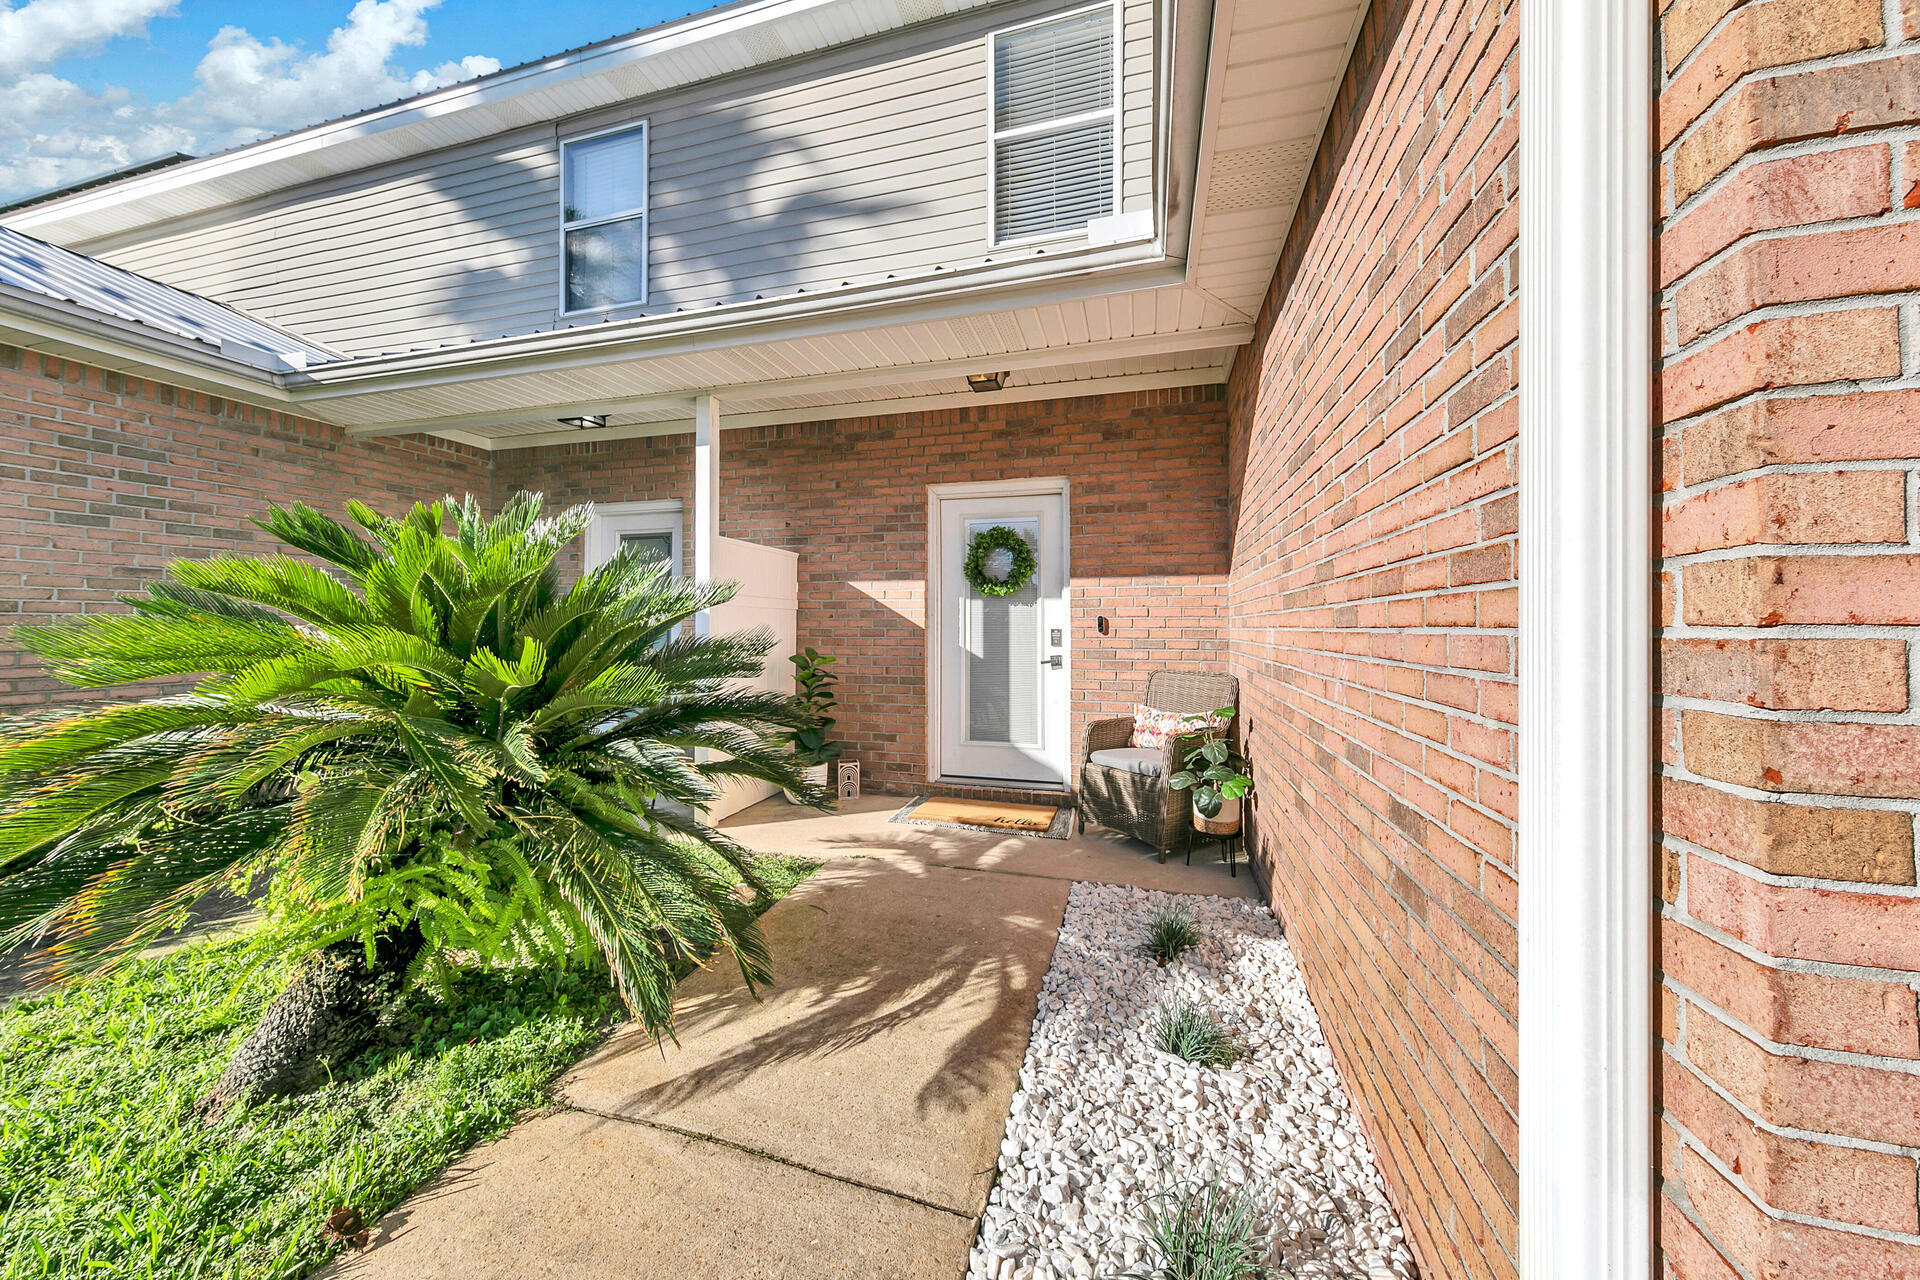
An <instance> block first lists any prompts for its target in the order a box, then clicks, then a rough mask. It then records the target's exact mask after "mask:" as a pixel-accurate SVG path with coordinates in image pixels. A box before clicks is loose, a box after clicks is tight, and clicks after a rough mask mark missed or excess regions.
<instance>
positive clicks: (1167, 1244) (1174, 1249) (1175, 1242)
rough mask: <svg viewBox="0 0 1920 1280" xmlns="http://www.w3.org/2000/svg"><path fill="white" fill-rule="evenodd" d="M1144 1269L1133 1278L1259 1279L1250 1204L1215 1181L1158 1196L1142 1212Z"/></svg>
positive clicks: (1258, 1241) (1260, 1261)
mask: <svg viewBox="0 0 1920 1280" xmlns="http://www.w3.org/2000/svg"><path fill="white" fill-rule="evenodd" d="M1143 1225H1144V1226H1145V1228H1146V1246H1147V1258H1148V1265H1149V1269H1148V1270H1147V1271H1144V1272H1136V1273H1134V1276H1133V1277H1132V1280H1259V1278H1260V1277H1264V1276H1266V1275H1267V1274H1268V1270H1267V1267H1266V1265H1265V1262H1264V1258H1265V1255H1266V1252H1267V1250H1266V1242H1265V1241H1264V1240H1263V1238H1262V1235H1261V1232H1260V1230H1259V1227H1258V1218H1257V1216H1256V1215H1255V1213H1254V1208H1253V1201H1252V1199H1251V1198H1250V1197H1249V1196H1248V1195H1247V1194H1246V1192H1245V1191H1242V1190H1238V1189H1235V1190H1228V1189H1226V1188H1223V1187H1222V1186H1220V1184H1219V1183H1217V1182H1208V1183H1206V1184H1204V1185H1201V1186H1185V1187H1180V1188H1178V1189H1176V1190H1173V1191H1169V1192H1166V1193H1163V1194H1162V1195H1160V1196H1159V1197H1157V1198H1156V1199H1155V1200H1154V1201H1153V1202H1152V1203H1151V1205H1150V1206H1149V1207H1148V1209H1147V1213H1146V1220H1145V1222H1144V1224H1143Z"/></svg>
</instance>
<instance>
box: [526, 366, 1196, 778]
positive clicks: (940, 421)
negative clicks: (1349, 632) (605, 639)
mask: <svg viewBox="0 0 1920 1280" xmlns="http://www.w3.org/2000/svg"><path fill="white" fill-rule="evenodd" d="M1225 409H1226V406H1225V405H1224V403H1223V402H1222V400H1221V397H1220V393H1219V392H1218V390H1217V389H1216V390H1205V389H1202V390H1191V391H1152V392H1137V393H1132V394H1124V395H1110V396H1100V397H1083V398H1080V399H1072V400H1056V401H1044V402H1039V403H1033V404H1017V405H984V406H982V407H980V408H978V409H971V408H970V409H948V410H942V411H939V412H935V413H922V414H909V415H904V416H894V417H886V418H854V419H844V420H841V421H836V422H817V423H804V424H794V425H788V426H779V427H753V428H745V429H742V430H738V431H728V432H726V433H725V435H724V437H723V439H722V448H721V452H720V491H721V503H720V532H721V534H723V535H724V536H727V537H733V538H744V539H747V540H749V541H752V542H760V543H765V544H767V545H769V546H776V547H785V548H787V549H789V550H792V551H795V552H798V553H799V556H800V610H799V634H800V643H801V644H803V645H812V646H813V647H814V648H816V649H819V650H821V651H822V652H825V653H832V654H835V655H837V656H838V657H839V665H838V667H837V668H836V669H837V670H838V671H839V673H840V677H841V682H840V698H841V714H840V723H839V730H838V731H839V733H840V734H841V736H842V737H843V738H844V739H845V741H846V742H847V756H848V758H849V759H857V760H859V761H860V764H861V775H862V779H863V781H864V782H865V783H866V785H868V786H871V787H875V788H885V789H907V788H912V787H914V786H917V785H919V784H921V783H922V782H924V781H925V779H926V776H927V753H926V737H927V730H926V638H925V627H926V594H925V583H924V578H925V574H926V564H927V486H928V485H929V484H953V483H961V482H969V481H983V480H1004V479H1017V478H1021V477H1028V476H1057V475H1064V476H1066V477H1067V478H1068V479H1069V481H1070V482H1071V511H1070V514H1069V519H1070V524H1071V529H1072V539H1073V587H1072V613H1073V636H1072V654H1073V657H1072V662H1073V673H1074V674H1073V689H1074V705H1073V714H1074V725H1073V737H1074V742H1075V743H1076V744H1077V743H1078V742H1079V741H1080V736H1081V731H1082V729H1083V727H1084V725H1085V724H1086V722H1087V721H1088V720H1089V719H1091V718H1093V717H1095V716H1097V715H1107V714H1113V713H1115V712H1119V713H1122V714H1124V713H1125V712H1126V711H1127V710H1128V709H1129V708H1130V707H1131V705H1132V703H1133V702H1134V701H1135V700H1136V698H1137V697H1138V694H1139V690H1140V686H1141V684H1142V683H1143V682H1144V674H1143V673H1144V672H1145V671H1146V670H1147V669H1148V668H1151V667H1155V666H1171V667H1176V668H1180V669H1186V670H1223V669H1224V668H1225V666H1226V655H1225V653H1224V652H1223V650H1222V645H1221V642H1220V633H1219V622H1220V612H1221V608H1222V605H1223V591H1224V584H1225V574H1226V560H1227V524H1226V500H1225V494H1226V474H1225V472H1226V459H1225V453H1226V412H1225ZM692 473H693V461H692V441H691V437H689V436H684V435H682V436H665V437H653V438H649V439H638V440H615V441H604V442H597V443H586V444H579V445H572V446H566V447H561V448H543V449H521V450H514V451H511V452H501V453H497V454H496V455H495V483H496V489H495V492H496V493H497V494H500V495H505V494H507V493H511V492H513V491H514V490H517V489H538V490H540V491H542V492H544V493H546V494H547V495H548V496H549V498H551V499H554V500H565V501H568V502H575V501H580V500H582V499H591V500H596V501H605V502H616V501H619V502H624V501H644V500H647V499H658V498H679V499H680V500H681V501H682V502H683V503H684V504H685V505H686V507H687V509H688V510H689V511H691V508H692V493H691V490H692ZM689 533H690V531H689ZM689 541H690V537H689ZM1102 615H1104V616H1106V617H1108V618H1109V619H1111V621H1112V624H1113V627H1112V634H1110V635H1108V636H1101V635H1099V634H1098V633H1097V632H1096V630H1095V627H1094V620H1095V618H1096V617H1099V616H1102Z"/></svg>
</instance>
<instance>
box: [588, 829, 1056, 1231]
mask: <svg viewBox="0 0 1920 1280" xmlns="http://www.w3.org/2000/svg"><path fill="white" fill-rule="evenodd" d="M1066 898H1067V883H1066V882H1065V881H1064V880H1053V879H1047V878H1040V877H1034V876H1008V875H996V874H991V873H984V872H979V871H971V870H966V869H962V868H954V867H946V866H940V865H932V864H928V863H925V862H918V861H913V860H910V859H904V858H892V857H888V858H883V857H865V856H847V855H842V856H841V857H839V858H837V859H836V860H835V861H833V862H831V863H829V864H828V865H827V866H825V867H823V868H822V869H821V870H820V871H818V872H816V873H815V874H814V875H813V876H812V878H810V879H809V880H808V881H807V882H806V883H805V884H804V885H802V886H801V887H800V888H799V889H798V890H796V891H795V892H794V894H793V895H792V896H791V897H789V898H788V899H787V900H786V901H784V902H782V903H780V904H779V905H778V906H776V907H775V908H774V909H773V910H772V911H770V912H769V913H768V914H767V916H766V917H765V919H764V920H763V922H762V927H763V928H764V929H765V930H766V933H767V941H768V945H769V947H770V948H771V950H772V953H773V955H774V957H775V974H776V978H777V982H778V985H777V986H776V987H775V988H774V989H772V990H770V991H766V992H763V993H762V997H763V998H762V999H761V1000H759V1001H755V1000H754V998H753V997H752V996H750V995H749V994H748V993H747V991H746V989H745V986H744V984H743V983H742V982H741V981H740V978H739V974H738V971H737V970H733V969H730V968H726V967H720V966H716V967H714V968H713V969H710V970H708V971H706V972H703V973H699V974H695V975H694V976H692V977H691V978H689V979H688V980H687V981H686V982H684V983H682V984H681V987H680V1012H679V1015H678V1018H677V1026H676V1029H677V1032H678V1035H679V1038H680V1043H679V1044H677V1045H675V1044H667V1045H664V1046H656V1045H654V1044H653V1043H652V1042H651V1041H650V1040H649V1039H648V1038H647V1037H646V1036H645V1035H643V1034H641V1033H640V1032H638V1031H624V1032H622V1033H620V1034H618V1035H616V1036H615V1037H614V1038H613V1039H612V1040H611V1041H609V1042H608V1044H607V1045H606V1046H605V1047H604V1048H602V1049H601V1050H600V1051H599V1052H598V1053H596V1054H594V1055H593V1056H592V1057H590V1058H588V1059H587V1060H586V1061H585V1062H583V1063H582V1064H581V1065H580V1066H579V1067H578V1068H576V1069H575V1070H574V1071H573V1072H572V1073H571V1074H570V1075H568V1076H567V1077H566V1078H565V1079H564V1080H563V1082H562V1087H561V1096H562V1098H563V1100H564V1101H565V1102H566V1103H568V1104H569V1105H571V1106H574V1107H579V1108H582V1109H585V1110H589V1111H593V1112H596V1113H600V1114H604V1115H611V1116H619V1117H625V1118H630V1119H635V1120H642V1121H645V1122H648V1123H651V1124H658V1125H664V1126H668V1127H670V1128H673V1129H676V1130H680V1131H684V1132H689V1133H694V1134H699V1135H703V1136H707V1137H712V1138H717V1139H720V1140H722V1141H725V1142H729V1143H734V1144H738V1145H740V1146H743V1147H748V1148H751V1149H753V1150H758V1151H764V1152H767V1153H769V1154H771V1155H773V1156H775V1157H777V1158H779V1159H782V1160H788V1161H792V1162H794V1163H796V1164H799V1165H802V1166H804V1167H806V1168H809V1169H814V1170H818V1171H819V1172H822V1173H826V1174H830V1175H832V1176H834V1177H838V1178H844V1179H847V1180H849V1181H851V1182H854V1183H858V1184H861V1185H864V1186H869V1187H876V1188H880V1189H882V1190H885V1191H889V1192H893V1193H896V1194H898V1195H901V1196H904V1197H908V1198H910V1199H913V1200H917V1201H921V1202H924V1203H926V1204H929V1205H933V1206H937V1207H939V1208H942V1209H947V1210H951V1211H953V1212H956V1213H961V1214H967V1215H972V1214H977V1213H979V1212H980V1211H981V1210H982V1209H983V1208H984V1207H985V1204H986V1197H987V1192H988V1190H989V1188H990V1186H991V1181H992V1177H993V1170H994V1163H995V1158H996V1151H997V1148H998V1147H999V1143H1000V1139H1001V1136H1002V1131H1003V1128H1004V1125H1005V1119H1006V1114H1007V1107H1008V1104H1009V1102H1010V1100H1011V1099H1012V1096H1013V1090H1014V1086H1015V1081H1016V1079H1017V1077H1018V1075H1019V1070H1020V1061H1021V1057H1022V1055H1023V1053H1024V1052H1025V1050H1026V1043H1027V1034H1028V1029H1029V1027H1030V1026H1031V1024H1032V1021H1033V1012H1034V1004H1035V1000H1036V998H1037V994H1038V991H1039V985H1040V980H1041V978H1042V976H1043V975H1044V974H1045V972H1046V968H1047V965H1048V963H1049V962H1050V960H1051V957H1052V954H1053V944H1054V938H1055V935H1056V933H1057V931H1058V928H1059V924H1060V920H1061V917H1062V915H1063V914H1064V912H1065V909H1066Z"/></svg>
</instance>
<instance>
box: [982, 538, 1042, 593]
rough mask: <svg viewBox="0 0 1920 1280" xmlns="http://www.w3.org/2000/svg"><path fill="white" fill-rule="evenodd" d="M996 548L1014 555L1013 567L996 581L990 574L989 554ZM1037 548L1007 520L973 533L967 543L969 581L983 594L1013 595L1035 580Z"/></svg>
mask: <svg viewBox="0 0 1920 1280" xmlns="http://www.w3.org/2000/svg"><path fill="white" fill-rule="evenodd" d="M995 551H1005V552H1008V553H1009V554H1011V555H1012V556H1013V567H1012V568H1011V569H1009V570H1007V576H1006V577H1005V578H1003V579H1001V580H1000V581H997V582H996V581H995V580H994V579H992V578H989V577H988V576H987V569H986V564H987V557H988V556H989V555H991V554H992V553H993V552H995ZM1033 569H1034V559H1033V548H1032V547H1030V546H1028V545H1027V540H1026V539H1025V538H1023V537H1021V536H1020V535H1019V534H1017V533H1015V532H1014V531H1013V530H1012V529H1009V528H1007V526H1005V525H1003V524H997V525H994V526H993V527H992V528H991V529H982V530H981V531H980V532H979V533H976V534H974V535H973V541H972V542H969V543H968V544H967V563H966V570H965V572H966V575H967V585H968V586H970V587H972V588H973V589H974V590H975V591H978V592H979V593H980V594H981V595H983V596H1010V595H1012V594H1013V593H1014V592H1016V591H1018V590H1019V589H1020V588H1022V587H1024V586H1026V585H1027V583H1029V582H1031V581H1033Z"/></svg>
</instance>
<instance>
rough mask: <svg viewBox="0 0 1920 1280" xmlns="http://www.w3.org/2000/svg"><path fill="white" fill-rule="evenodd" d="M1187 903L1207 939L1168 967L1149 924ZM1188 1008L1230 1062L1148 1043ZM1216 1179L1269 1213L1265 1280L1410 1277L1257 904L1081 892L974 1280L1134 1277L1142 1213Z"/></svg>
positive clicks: (972, 1271) (1058, 959)
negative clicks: (1213, 1027) (1167, 1195)
mask: <svg viewBox="0 0 1920 1280" xmlns="http://www.w3.org/2000/svg"><path fill="white" fill-rule="evenodd" d="M1175 904H1184V905H1185V906H1186V907H1187V909H1188V910H1189V911H1190V912H1191V913H1192V915H1193V917H1194V919H1195V920H1196V921H1197V922H1198V924H1199V926H1200V930H1201V941H1200V943H1199V945H1198V946H1196V947H1194V948H1193V949H1191V950H1189V951H1187V952H1186V953H1185V954H1183V955H1182V956H1180V957H1179V958H1178V959H1177V960H1175V961H1174V962H1173V963H1172V964H1170V965H1168V966H1167V967H1166V968H1165V969H1162V968H1160V967H1159V966H1158V965H1156V964H1155V963H1154V962H1153V961H1152V960H1151V959H1149V958H1148V957H1147V956H1146V955H1145V954H1144V953H1143V952H1142V951H1141V943H1142V941H1143V940H1144V939H1145V937H1146V929H1147V924H1148V921H1149V920H1150V919H1151V918H1152V916H1153V914H1154V913H1155V912H1156V911H1158V910H1159V909H1161V908H1163V907H1170V906H1173V905H1175ZM1174 997H1178V998H1184V999H1185V1000H1187V1001H1189V1002H1191V1003H1194V1004H1197V1005H1199V1006H1200V1007H1202V1008H1204V1009H1206V1010H1207V1011H1208V1012H1209V1013H1211V1014H1212V1015H1213V1017H1214V1018H1215V1019H1216V1020H1217V1021H1218V1022H1219V1023H1220V1025H1221V1026H1222V1027H1223V1028H1224V1029H1225V1030H1226V1031H1227V1032H1228V1033H1229V1034H1230V1035H1232V1037H1233V1039H1234V1042H1235V1044H1236V1045H1237V1046H1238V1047H1239V1049H1240V1053H1241V1056H1240V1058H1239V1060H1238V1061H1236V1062H1235V1063H1234V1064H1233V1065H1232V1066H1230V1067H1225V1068H1219V1069H1205V1068H1200V1067H1195V1066H1192V1065H1190V1064H1189V1063H1187V1062H1185V1061H1183V1060H1181V1059H1179V1058H1176V1057H1174V1056H1172V1055H1170V1054H1166V1053H1162V1052H1160V1051H1159V1050H1158V1049H1156V1048H1154V1047H1153V1044H1152V1040H1151V1030H1150V1028H1151V1025H1152V1022H1153V1017H1154V1012H1155V1008H1156V1006H1157V1005H1158V1004H1159V1003H1160V1002H1161V1001H1162V1000H1165V999H1168V998H1174ZM1210 1179H1217V1180H1218V1183H1219V1185H1221V1186H1222V1187H1238V1188H1244V1189H1245V1190H1246V1191H1247V1192H1248V1193H1249V1195H1250V1196H1251V1199H1252V1202H1253V1204H1254V1207H1255V1210H1256V1212H1257V1213H1259V1214H1260V1215H1261V1218H1260V1225H1261V1227H1262V1228H1263V1230H1264V1231H1265V1232H1266V1233H1267V1236H1266V1238H1267V1241H1268V1244H1269V1247H1270V1249H1271V1254H1270V1258H1269V1266H1270V1267H1271V1268H1272V1271H1273V1274H1274V1275H1276V1276H1294V1277H1300V1278H1301V1280H1306V1278H1308V1277H1312V1278H1314V1280H1335V1278H1338V1280H1348V1278H1351V1277H1365V1278H1366V1280H1404V1278H1407V1277H1411V1276H1412V1275H1413V1263H1412V1258H1411V1256H1410V1255H1409V1253H1408V1251H1407V1248H1406V1244H1405V1241H1404V1238H1403V1236H1402V1234H1401V1231H1400V1226H1399V1222H1398V1220H1397V1219H1396V1218H1395V1216H1394V1212H1393V1209H1392V1208H1391V1207H1390V1206H1389V1204H1388V1203H1387V1198H1386V1192H1385V1189H1384V1187H1383V1186H1382V1184H1381V1181H1380V1175H1379V1173H1378V1172H1377V1171H1376V1170H1375V1169H1374V1165H1373V1155H1372V1152H1371V1151H1370V1149H1369V1148H1368V1145H1367V1140H1366V1137H1365V1135H1364V1134H1363V1133H1362V1132H1361V1129H1360V1122H1359V1120H1358V1119H1357V1118H1356V1117H1355V1116H1354V1114H1353V1111H1352V1110H1351V1108H1350V1107H1349V1106H1348V1104H1347V1096H1346V1091H1345V1090H1344V1089H1343V1088H1342V1087H1341V1085H1340V1080H1339V1077H1338V1076H1337V1075H1335V1073H1334V1069H1333V1055H1332V1054H1331V1053H1330V1052H1329V1051H1328V1049H1327V1045H1326V1041H1325V1039H1324V1038H1323V1037H1322V1036H1321V1034H1320V1020H1319V1018H1318V1017H1317V1016H1316V1015H1315V1013H1314V1010H1313V1005H1312V1004H1311V1003H1310V1002H1309V1001H1308V999H1307V992H1306V988H1305V986H1303V985H1302V983H1301V980H1300V970H1299V967H1298V966H1297V965H1296V964H1295V963H1294V958H1293V952H1292V950H1291V948H1289V947H1288V945H1287V941H1286V938H1285V937H1284V936H1283V935H1282V934H1281V931H1280V926H1279V923H1278V922H1277V921H1276V920H1275V919H1274V918H1273V916H1272V914H1271V913H1270V912H1268V910H1267V909H1266V908H1265V907H1264V906H1262V905H1260V904H1259V903H1258V902H1254V901H1250V900H1248V899H1245V898H1215V897H1202V896H1197V895H1190V894H1168V893H1154V892H1150V891H1148V890H1144V889H1130V888H1125V887H1122V886H1117V885H1096V884H1076V885H1074V886H1073V889H1072V893H1071V895H1070V897H1069V898H1068V902H1067V914H1066V921H1065V923H1064V924H1063V925H1062V926H1061V929H1060V942H1059V945H1058V947H1057V948H1056V949H1055V950H1054V953H1053V964H1052V966H1051V967H1050V968H1049V969H1048V970H1047V977H1046V982H1045V983H1044V984H1043V986H1042V987H1041V992H1040V1004H1039V1010H1038V1012H1037V1013H1036V1014H1035V1017H1034V1022H1033V1039H1032V1041H1031V1042H1030V1043H1029V1044H1028V1046H1027V1057H1026V1061H1025V1063H1024V1064H1023V1065H1022V1066H1021V1068H1020V1088H1019V1090H1018V1091H1017V1092H1015V1094H1014V1095H1013V1106H1012V1109H1011V1115H1010V1117H1009V1118H1008V1121H1007V1133H1006V1139H1005V1141H1003V1142H1002V1143H1001V1144H1000V1172H999V1179H998V1181H997V1182H996V1183H995V1185H994V1188H993V1194H992V1196H991V1197H990V1198H989V1199H988V1202H987V1210H986V1213H985V1214H984V1215H983V1216H982V1218H981V1220H980V1232H979V1235H978V1237H977V1239H976V1241H975V1244H974V1248H973V1253H972V1256H971V1258H970V1259H969V1265H968V1270H967V1275H968V1277H969V1280H1069V1278H1073V1280H1088V1278H1089V1277H1098V1278H1099V1280H1110V1278H1112V1277H1119V1276H1122V1275H1126V1274H1128V1273H1143V1272H1144V1271H1145V1270H1146V1267H1147V1263H1148V1255H1147V1252H1146V1248H1145V1244H1144V1240H1145V1229H1144V1221H1143V1220H1144V1216H1145V1212H1146V1210H1147V1208H1149V1207H1150V1206H1151V1205H1152V1204H1153V1203H1155V1201H1156V1197H1158V1196H1160V1195H1161V1194H1162V1193H1164V1192H1166V1191H1168V1190H1170V1189H1172V1188H1175V1187H1179V1186H1182V1185H1187V1186H1199V1185H1201V1184H1204V1183H1206V1182H1207V1181H1208V1180H1210Z"/></svg>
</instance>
